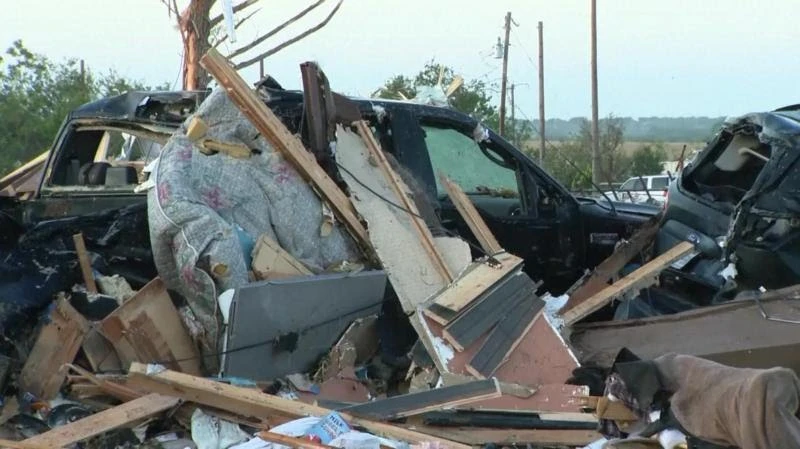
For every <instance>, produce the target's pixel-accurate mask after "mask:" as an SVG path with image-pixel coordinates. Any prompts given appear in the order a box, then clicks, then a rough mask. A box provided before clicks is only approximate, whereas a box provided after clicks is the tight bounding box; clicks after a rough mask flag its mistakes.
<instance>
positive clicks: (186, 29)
mask: <svg viewBox="0 0 800 449" xmlns="http://www.w3.org/2000/svg"><path fill="white" fill-rule="evenodd" d="M232 1H233V0H222V2H223V3H225V2H232ZM259 1H260V0H243V1H242V2H240V3H239V4H237V5H235V6H232V7H231V8H230V11H231V13H232V14H233V15H234V18H233V19H234V20H233V21H232V22H233V26H232V29H233V30H236V29H238V28H239V27H240V26H241V25H242V24H243V23H244V22H246V21H247V20H249V19H250V18H252V17H253V16H255V15H256V13H258V11H259V9H255V10H251V9H250V7H251V6H253V5H255V4H256V3H258V2H259ZM326 1H327V0H316V1H315V2H313V3H312V4H311V5H309V6H308V7H306V8H305V9H303V10H301V11H300V12H298V13H297V14H296V15H294V16H293V17H291V18H290V19H288V20H286V21H285V22H283V23H281V24H280V25H278V26H276V27H274V28H272V29H271V30H269V31H267V32H266V33H264V34H263V35H261V36H259V37H258V38H256V39H254V40H252V41H250V42H248V43H246V44H243V45H241V46H240V47H238V48H236V49H234V50H233V51H231V52H230V53H229V54H228V55H227V57H228V59H230V60H234V67H235V68H236V69H237V70H239V69H243V68H245V67H249V66H251V65H253V64H256V63H258V62H259V61H261V60H263V59H265V58H267V57H269V56H271V55H274V54H275V53H277V52H279V51H281V50H283V49H284V48H286V47H288V46H290V45H292V44H294V43H295V42H298V41H300V40H301V39H303V38H305V37H307V36H309V35H310V34H312V33H314V32H316V31H318V30H319V29H321V28H322V27H324V26H325V25H327V24H328V22H330V20H331V19H332V18H333V16H334V15H335V14H336V12H337V11H338V10H339V7H340V6H341V5H342V1H343V0H338V2H337V3H336V5H335V6H334V7H333V9H332V10H331V11H330V13H328V15H327V16H326V17H325V18H324V19H323V20H322V21H321V22H319V23H318V24H316V25H314V26H312V27H310V28H308V29H306V30H305V31H303V32H302V33H300V34H298V35H297V36H294V37H292V38H289V39H287V40H285V41H283V42H282V43H280V44H278V45H275V46H273V47H270V48H269V49H268V50H265V51H262V52H258V50H259V49H260V48H261V47H262V44H264V43H265V42H266V41H267V40H268V39H270V38H271V37H273V36H275V35H277V34H278V33H279V32H280V31H282V30H283V29H285V28H286V27H287V26H289V25H291V24H292V23H294V22H296V21H298V20H300V19H301V18H303V17H304V16H305V15H306V14H308V13H309V12H311V11H313V10H314V9H316V8H317V7H319V6H320V5H322V4H323V3H325V2H326ZM161 2H162V3H164V4H165V5H166V6H167V10H168V12H169V15H170V17H171V18H172V17H174V18H175V21H176V25H177V28H178V31H179V32H180V35H181V41H182V42H183V89H185V90H196V89H205V88H206V86H207V85H208V82H209V80H210V79H211V77H210V76H209V75H208V72H206V70H205V69H204V68H203V67H202V66H200V58H201V57H202V56H203V54H205V52H206V51H208V49H209V48H216V47H218V46H219V45H220V44H222V43H223V42H225V41H228V40H232V39H230V36H229V34H228V33H229V32H230V31H231V30H230V28H231V27H225V26H223V25H224V23H225V15H224V14H222V13H221V14H218V15H215V16H214V17H211V8H212V7H213V6H214V3H215V2H216V0H189V4H188V5H187V6H186V7H185V8H184V9H183V11H181V10H180V9H179V7H178V0H161ZM223 9H224V6H223ZM237 60H238V62H237Z"/></svg>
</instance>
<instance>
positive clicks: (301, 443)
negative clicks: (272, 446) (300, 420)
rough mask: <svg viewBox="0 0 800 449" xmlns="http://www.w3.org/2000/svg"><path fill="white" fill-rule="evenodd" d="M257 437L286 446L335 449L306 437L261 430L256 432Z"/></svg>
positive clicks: (306, 448) (305, 448)
mask: <svg viewBox="0 0 800 449" xmlns="http://www.w3.org/2000/svg"><path fill="white" fill-rule="evenodd" d="M256 436H258V437H259V438H261V439H262V440H264V441H269V442H270V443H278V444H279V445H281V446H288V447H292V448H297V449H335V448H334V447H333V446H328V445H327V444H322V443H317V442H316V441H312V440H309V439H308V438H298V437H290V436H288V435H282V434H280V433H275V432H270V431H263V432H258V433H257V434H256Z"/></svg>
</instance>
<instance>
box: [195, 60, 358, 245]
mask: <svg viewBox="0 0 800 449" xmlns="http://www.w3.org/2000/svg"><path fill="white" fill-rule="evenodd" d="M200 65H202V66H203V68H205V69H206V70H208V72H209V73H210V74H211V75H213V76H214V78H216V80H217V82H219V84H220V85H221V86H223V87H224V88H225V91H226V92H227V93H228V97H230V99H231V101H233V103H234V104H235V105H236V106H237V107H238V108H239V109H240V110H241V111H242V114H244V116H245V117H247V118H248V120H250V121H251V122H252V123H253V126H255V127H256V129H257V130H258V132H259V133H261V135H262V136H263V137H264V138H265V139H266V140H267V141H268V142H269V143H270V144H271V145H272V146H273V147H274V148H275V149H276V150H277V151H279V152H280V153H281V154H282V155H283V156H284V157H285V158H286V159H287V160H288V161H289V162H291V163H292V164H293V165H294V166H295V167H296V168H297V170H298V172H299V173H300V175H301V176H302V177H303V178H305V179H306V180H307V181H309V182H310V183H311V184H312V185H313V186H314V187H315V188H316V189H317V191H318V192H319V194H320V195H321V197H322V198H323V199H324V200H325V201H327V202H328V203H329V204H330V206H331V208H332V209H333V211H334V212H335V213H336V215H337V216H338V217H339V218H340V219H342V221H343V222H344V224H345V226H346V227H347V229H348V230H349V231H350V232H351V233H352V235H353V237H354V238H355V240H356V242H358V243H360V244H362V245H363V246H364V248H369V247H370V244H369V237H368V236H367V230H366V229H365V228H364V225H362V224H361V221H360V220H359V218H358V216H357V215H356V213H355V211H354V209H353V205H352V204H351V203H350V200H349V199H348V198H347V196H346V195H345V194H344V192H342V190H341V189H339V187H338V186H337V185H336V183H335V182H334V181H333V180H332V179H331V178H330V177H329V176H328V174H327V173H325V170H323V169H322V167H320V165H319V164H318V163H317V161H316V159H314V157H313V155H311V154H310V153H309V152H308V151H306V149H305V147H304V146H303V143H302V142H301V141H300V139H299V138H298V137H297V136H294V135H292V134H291V133H290V132H289V130H288V129H286V126H284V124H283V123H282V122H281V120H280V119H279V118H278V117H277V116H276V115H275V114H274V113H273V112H272V111H271V110H270V109H269V108H268V107H267V106H266V105H265V104H264V102H263V101H261V99H260V98H258V96H257V95H256V94H255V92H253V90H252V89H251V88H250V86H248V85H247V83H246V82H245V81H244V80H243V79H242V77H241V76H239V74H238V73H236V70H234V69H233V68H232V67H231V66H230V64H229V62H228V60H227V59H225V57H223V56H222V55H221V54H219V52H217V51H216V50H214V49H213V48H212V49H210V50H208V52H207V53H206V54H205V55H203V57H202V58H200Z"/></svg>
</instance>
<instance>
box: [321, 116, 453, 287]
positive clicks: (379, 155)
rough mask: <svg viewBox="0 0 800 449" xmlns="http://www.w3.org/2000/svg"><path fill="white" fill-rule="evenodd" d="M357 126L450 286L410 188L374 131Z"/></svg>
mask: <svg viewBox="0 0 800 449" xmlns="http://www.w3.org/2000/svg"><path fill="white" fill-rule="evenodd" d="M355 125H356V130H357V131H358V135H359V136H361V139H362V140H363V141H364V144H365V146H366V149H367V151H368V152H369V155H368V159H369V160H370V161H374V162H375V164H377V166H378V168H380V170H381V172H382V173H383V177H384V178H385V179H386V182H387V184H389V186H390V187H391V188H392V190H393V191H394V193H395V195H396V196H397V198H398V199H399V200H400V204H401V205H402V206H403V208H404V209H405V212H406V213H407V214H408V218H409V221H410V222H411V224H412V225H413V226H414V229H415V230H416V232H417V238H418V239H419V241H420V243H421V244H422V247H423V248H424V249H425V252H426V253H427V254H428V258H429V259H430V260H431V262H432V263H433V266H434V267H435V268H436V271H438V272H439V274H440V275H441V276H442V278H443V279H444V280H445V281H446V282H445V283H447V284H449V283H450V282H452V281H453V278H454V277H453V273H452V272H451V271H450V268H449V267H448V266H447V263H446V262H445V260H444V257H443V256H442V254H441V253H439V250H438V248H436V244H435V243H434V241H433V235H432V234H431V231H430V230H429V229H428V225H427V224H426V223H425V220H423V219H422V217H421V216H420V214H419V210H418V209H417V206H416V204H414V201H412V200H411V198H409V193H410V190H409V188H408V186H406V184H405V183H404V182H403V180H402V179H400V176H398V174H397V173H395V171H394V170H392V167H391V166H390V165H389V161H387V160H386V155H384V154H383V150H382V149H381V147H380V144H378V142H377V141H376V140H375V136H373V135H372V131H371V130H370V129H369V127H368V126H367V124H366V122H364V121H363V120H359V121H357V122H355ZM342 131H343V128H339V129H337V132H342Z"/></svg>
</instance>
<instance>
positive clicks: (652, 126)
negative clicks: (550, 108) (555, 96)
mask: <svg viewBox="0 0 800 449" xmlns="http://www.w3.org/2000/svg"><path fill="white" fill-rule="evenodd" d="M614 119H615V120H621V121H622V126H623V129H624V133H625V140H627V141H636V140H642V141H663V142H704V141H706V140H708V139H709V138H710V137H711V136H712V135H713V134H714V132H716V131H717V130H718V129H719V126H720V125H721V124H722V122H723V120H724V119H725V117H639V118H633V117H615V118H614ZM583 120H585V119H584V118H583V117H574V118H571V119H569V120H564V119H558V118H555V119H548V120H547V122H546V125H547V126H546V129H545V133H546V134H547V138H548V139H551V140H564V139H570V138H573V137H575V136H576V135H577V134H578V133H580V130H581V122H582V121H583ZM605 120H606V119H601V120H600V122H601V126H602V122H604V121H605ZM533 124H534V126H535V127H536V128H537V129H538V128H539V121H538V120H534V121H533Z"/></svg>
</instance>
